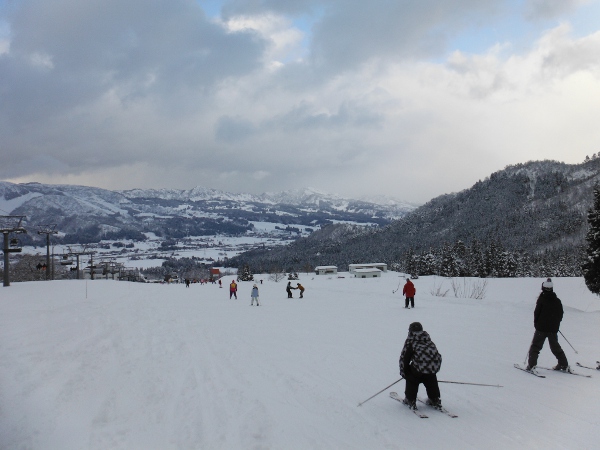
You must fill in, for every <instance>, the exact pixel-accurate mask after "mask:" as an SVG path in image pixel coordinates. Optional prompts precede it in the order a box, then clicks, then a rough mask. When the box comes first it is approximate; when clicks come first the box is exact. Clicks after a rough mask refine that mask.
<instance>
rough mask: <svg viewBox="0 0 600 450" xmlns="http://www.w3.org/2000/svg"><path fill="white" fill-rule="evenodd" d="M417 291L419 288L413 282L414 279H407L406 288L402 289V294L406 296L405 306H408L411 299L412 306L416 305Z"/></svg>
mask: <svg viewBox="0 0 600 450" xmlns="http://www.w3.org/2000/svg"><path fill="white" fill-rule="evenodd" d="M416 293H417V288H415V285H414V284H413V283H412V281H410V278H407V279H406V284H405V285H404V288H403V289H402V295H404V296H405V297H406V300H404V307H405V308H408V307H409V306H408V302H409V301H410V307H411V308H414V307H415V294H416Z"/></svg>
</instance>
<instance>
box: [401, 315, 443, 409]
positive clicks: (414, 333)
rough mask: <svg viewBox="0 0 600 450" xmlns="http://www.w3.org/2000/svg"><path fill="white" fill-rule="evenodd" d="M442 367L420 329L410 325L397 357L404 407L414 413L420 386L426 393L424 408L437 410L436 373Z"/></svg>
mask: <svg viewBox="0 0 600 450" xmlns="http://www.w3.org/2000/svg"><path fill="white" fill-rule="evenodd" d="M441 365H442V355H440V353H439V352H438V350H437V348H436V346H435V344H434V343H433V341H432V340H431V338H430V337H429V334H428V333H427V332H426V331H423V326H422V325H421V324H420V323H419V322H413V323H411V324H410V326H409V327H408V337H407V338H406V341H405V342H404V347H403V348H402V353H400V375H401V376H402V377H404V379H405V380H406V388H405V390H404V396H405V398H404V403H406V404H407V405H408V406H409V407H410V408H411V409H417V406H416V401H417V392H418V391H419V385H420V384H421V383H423V384H424V385H425V389H426V391H427V397H428V399H427V404H429V405H431V406H433V407H435V408H438V409H439V408H441V407H442V401H441V399H440V387H439V385H438V381H437V376H436V373H437V372H439V370H440V368H441Z"/></svg>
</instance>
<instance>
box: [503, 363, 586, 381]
mask: <svg viewBox="0 0 600 450" xmlns="http://www.w3.org/2000/svg"><path fill="white" fill-rule="evenodd" d="M577 364H578V365H580V364H579V363H577ZM582 367H583V366H582ZM515 368H516V369H519V370H522V371H523V372H527V373H530V374H532V375H535V376H536V377H538V378H546V375H542V374H541V373H539V372H538V371H537V370H535V369H543V370H551V371H553V372H561V373H568V374H569V375H576V376H578V377H586V378H592V376H591V375H584V374H582V373H578V372H574V371H573V370H572V369H571V368H569V369H568V370H554V369H553V368H552V367H540V366H535V368H534V369H530V370H527V369H526V368H525V367H522V366H520V365H519V364H515Z"/></svg>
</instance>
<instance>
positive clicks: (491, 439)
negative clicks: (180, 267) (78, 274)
mask: <svg viewBox="0 0 600 450" xmlns="http://www.w3.org/2000/svg"><path fill="white" fill-rule="evenodd" d="M342 276H345V277H344V278H334V277H325V276H322V277H317V276H314V275H312V274H308V275H307V274H300V277H301V279H300V281H301V282H302V284H303V285H304V286H305V287H306V292H305V298H304V299H299V298H297V297H298V291H294V296H295V297H296V298H294V299H287V298H286V293H285V285H286V281H280V282H279V283H275V282H270V281H267V278H268V277H267V276H262V277H257V278H263V279H264V284H262V285H260V284H259V287H260V294H261V301H262V306H260V307H256V306H254V307H251V306H250V289H251V286H252V283H249V282H241V283H240V290H239V300H237V301H236V300H229V297H228V289H227V288H226V287H224V288H223V289H219V288H218V286H217V285H206V286H200V285H192V286H191V287H190V288H189V289H188V288H185V287H184V286H183V285H160V284H138V283H129V282H117V281H112V280H108V281H107V280H96V281H83V280H81V281H75V280H72V281H53V282H36V283H33V282H32V283H13V284H12V285H11V286H10V287H7V288H2V289H1V290H0V448H2V449H44V450H46V449H57V450H69V449H77V450H80V449H102V450H106V449H140V450H141V449H144V450H146V449H284V450H287V449H291V450H293V449H361V450H364V449H402V448H406V449H537V448H539V449H593V448H598V446H599V442H600V372H598V371H595V370H587V369H582V368H577V370H578V371H579V372H581V373H584V372H585V373H587V374H590V375H592V378H584V377H577V376H572V375H567V374H563V373H556V372H547V373H546V375H547V377H546V378H545V379H541V378H536V377H534V376H532V375H529V374H527V373H525V372H521V371H519V370H516V369H514V368H513V364H514V363H523V361H524V358H525V355H526V352H527V349H528V346H529V343H530V342H531V338H532V335H533V308H534V306H535V300H536V298H537V295H538V293H539V288H540V285H541V283H542V280H541V279H502V280H494V279H492V280H489V282H488V287H487V295H486V297H485V299H483V300H474V299H467V298H455V297H454V296H453V295H452V289H450V291H449V292H448V295H447V296H446V297H437V296H434V295H432V293H431V291H432V290H435V289H437V288H438V287H440V284H441V283H443V285H442V290H445V289H446V288H448V289H449V288H450V285H449V282H448V281H447V280H443V279H441V278H437V279H436V278H433V277H431V278H429V277H427V278H421V279H419V280H416V281H415V285H416V287H417V295H416V298H415V301H416V308H415V309H411V310H406V309H404V308H403V306H404V302H403V299H402V297H401V295H400V293H401V289H400V290H399V291H398V292H396V293H393V292H392V291H394V290H395V289H396V288H397V287H398V285H399V282H400V281H401V279H400V278H399V277H398V274H397V273H392V272H389V273H385V274H384V276H383V277H382V278H379V279H354V278H350V277H349V276H348V274H343V275H342ZM224 281H225V284H224V285H225V286H226V285H227V284H228V283H229V282H230V281H231V279H230V278H226V279H225V280H224ZM294 284H295V282H294ZM554 284H555V291H556V292H557V294H558V296H559V297H560V298H561V300H562V301H563V305H564V306H565V318H564V320H563V324H562V327H561V331H562V332H563V333H564V335H565V336H566V337H567V339H569V341H570V342H571V344H572V345H573V346H574V347H575V348H576V349H577V351H578V352H579V353H578V354H575V352H574V351H573V350H572V349H571V347H569V345H568V344H567V343H566V342H565V340H564V339H563V338H562V337H560V338H559V339H560V342H561V344H562V345H563V348H564V350H565V352H566V354H567V357H568V358H569V362H570V364H571V365H572V366H575V363H576V362H577V361H579V362H580V363H582V364H586V365H592V366H595V361H596V360H600V347H599V345H598V343H599V342H600V326H599V325H600V299H598V298H597V297H595V296H593V295H591V294H590V293H589V292H587V290H586V288H585V286H584V283H583V280H582V279H581V278H571V279H567V278H563V279H555V280H554ZM413 321H420V322H421V323H422V324H423V326H424V328H425V330H426V331H428V332H429V334H430V335H431V337H432V339H433V341H434V342H435V343H436V345H437V346H438V348H439V350H440V352H441V353H442V355H443V364H442V370H441V372H440V373H439V374H438V377H439V379H440V380H445V381H460V382H473V383H488V384H499V385H502V386H503V387H501V388H498V387H480V386H470V385H461V384H448V383H441V384H440V388H441V391H442V400H443V403H444V405H445V406H446V407H447V408H448V409H450V410H451V411H452V412H454V413H456V414H458V415H459V418H457V419H452V418H450V417H448V416H446V415H443V414H441V413H438V412H436V411H433V410H428V409H427V408H426V407H425V406H422V407H421V409H422V410H423V412H426V413H427V414H428V415H429V418H428V419H419V418H418V417H416V416H415V415H413V414H412V413H411V412H410V411H409V410H408V409H407V408H406V407H404V406H403V405H401V404H400V403H398V402H395V401H393V400H392V399H390V398H389V397H388V393H389V391H397V392H399V393H400V394H401V395H402V393H403V391H404V381H401V382H400V383H398V384H396V385H394V386H393V387H392V388H390V389H388V390H387V391H385V392H384V393H382V394H380V395H378V396H376V397H374V398H373V399H372V400H370V401H368V402H367V403H365V404H363V405H362V406H360V407H357V405H358V403H359V402H362V401H364V400H365V399H367V398H368V397H370V396H371V395H373V394H375V393H376V392H377V391H379V390H381V389H383V388H384V387H386V386H387V385H389V384H391V383H393V382H394V381H396V380H398V379H399V378H400V376H399V374H398V356H399V354H400V350H401V348H402V345H403V343H404V340H405V338H406V335H407V332H408V325H409V324H410V323H411V322H413ZM554 363H555V359H554V357H553V356H552V354H551V353H550V350H549V348H548V347H547V344H546V346H545V348H544V349H543V350H542V353H541V355H540V359H539V364H540V365H546V366H550V365H553V364H554ZM420 396H422V397H424V396H425V392H424V389H423V387H421V389H420Z"/></svg>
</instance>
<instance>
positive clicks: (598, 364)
mask: <svg viewBox="0 0 600 450" xmlns="http://www.w3.org/2000/svg"><path fill="white" fill-rule="evenodd" d="M575 364H577V366H578V367H583V368H585V369H592V370H600V361H596V364H597V366H596V367H590V366H584V365H583V364H579V363H575Z"/></svg>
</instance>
